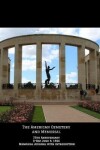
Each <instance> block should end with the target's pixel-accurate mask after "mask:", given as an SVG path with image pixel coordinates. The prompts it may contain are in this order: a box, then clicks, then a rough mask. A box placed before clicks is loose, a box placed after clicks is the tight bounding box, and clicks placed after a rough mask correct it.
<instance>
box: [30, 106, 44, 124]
mask: <svg viewBox="0 0 100 150" xmlns="http://www.w3.org/2000/svg"><path fill="white" fill-rule="evenodd" d="M32 122H46V121H45V117H44V113H43V109H42V106H35V108H34V114H33V118H32Z"/></svg>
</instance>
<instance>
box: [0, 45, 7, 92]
mask: <svg viewBox="0 0 100 150" xmlns="http://www.w3.org/2000/svg"><path fill="white" fill-rule="evenodd" d="M0 66H1V72H0V89H1V90H2V84H7V83H8V49H7V48H2V49H1V59H0Z"/></svg>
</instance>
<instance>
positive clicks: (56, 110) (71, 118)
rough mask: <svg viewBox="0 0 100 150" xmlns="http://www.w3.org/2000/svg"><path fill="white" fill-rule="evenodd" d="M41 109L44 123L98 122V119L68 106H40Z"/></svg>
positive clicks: (99, 120)
mask: <svg viewBox="0 0 100 150" xmlns="http://www.w3.org/2000/svg"><path fill="white" fill-rule="evenodd" d="M42 108H43V112H44V115H45V119H46V122H100V119H97V118H95V117H92V116H90V115H88V114H86V113H83V112H81V111H79V110H76V109H74V108H71V107H70V106H68V105H42Z"/></svg>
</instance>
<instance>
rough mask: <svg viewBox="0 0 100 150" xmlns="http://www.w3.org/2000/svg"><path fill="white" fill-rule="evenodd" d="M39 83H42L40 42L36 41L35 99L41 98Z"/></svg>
mask: <svg viewBox="0 0 100 150" xmlns="http://www.w3.org/2000/svg"><path fill="white" fill-rule="evenodd" d="M41 83H42V44H41V43H40V42H38V43H37V49H36V99H37V100H40V99H41Z"/></svg>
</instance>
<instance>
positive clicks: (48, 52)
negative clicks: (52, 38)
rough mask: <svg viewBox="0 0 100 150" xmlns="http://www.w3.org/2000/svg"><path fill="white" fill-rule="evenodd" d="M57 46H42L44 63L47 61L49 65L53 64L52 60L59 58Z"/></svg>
mask: <svg viewBox="0 0 100 150" xmlns="http://www.w3.org/2000/svg"><path fill="white" fill-rule="evenodd" d="M56 46H57V45H50V44H47V45H43V46H42V61H43V62H44V61H47V62H49V63H51V62H52V60H54V59H57V58H58V56H59V49H57V47H58V46H57V47H56Z"/></svg>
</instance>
